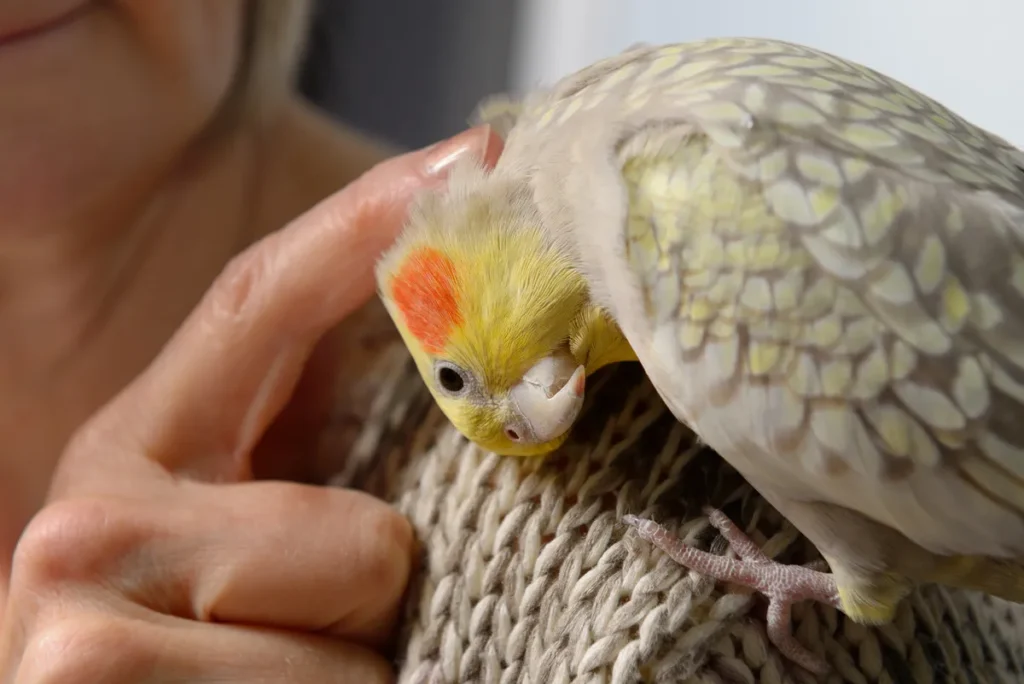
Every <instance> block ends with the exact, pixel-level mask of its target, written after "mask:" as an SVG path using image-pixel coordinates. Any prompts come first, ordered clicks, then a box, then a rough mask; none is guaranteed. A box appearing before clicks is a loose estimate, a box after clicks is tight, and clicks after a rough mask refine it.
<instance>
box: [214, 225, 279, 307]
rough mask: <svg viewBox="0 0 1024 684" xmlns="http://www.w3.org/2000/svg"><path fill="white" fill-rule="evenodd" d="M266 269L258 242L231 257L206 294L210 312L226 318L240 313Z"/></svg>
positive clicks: (250, 300)
mask: <svg viewBox="0 0 1024 684" xmlns="http://www.w3.org/2000/svg"><path fill="white" fill-rule="evenodd" d="M267 270H268V260H267V255H266V250H265V249H264V248H263V244H262V243H257V244H256V245H253V246H252V247H250V248H249V249H246V250H244V251H242V252H241V253H239V254H237V255H235V256H234V257H232V258H231V260H230V261H229V262H228V263H227V265H226V266H225V267H224V270H223V271H221V273H220V275H219V276H217V279H216V281H215V282H214V284H213V287H211V288H210V291H209V294H208V299H209V301H208V303H209V305H210V309H211V310H212V312H213V313H214V315H216V316H218V317H223V318H228V319H232V318H237V317H239V316H242V315H244V313H245V311H246V310H247V309H248V305H249V304H250V302H252V300H253V299H254V295H255V294H256V293H257V291H258V289H259V288H258V284H259V283H260V282H261V281H262V280H263V279H264V277H265V275H266V272H267Z"/></svg>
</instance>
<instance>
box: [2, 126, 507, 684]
mask: <svg viewBox="0 0 1024 684" xmlns="http://www.w3.org/2000/svg"><path fill="white" fill-rule="evenodd" d="M500 148H501V143H500V140H498V138H497V137H496V136H494V135H493V134H492V133H490V132H489V131H488V130H487V129H473V130H471V131H468V132H466V133H463V134H461V135H460V136H457V137H456V139H453V140H451V141H447V142H446V143H444V144H442V145H441V146H439V147H435V148H428V149H427V150H421V151H418V152H413V153H410V154H407V155H403V156H401V157H396V158H394V159H391V160H389V161H387V162H384V163H382V164H380V165H379V166H377V167H376V168H374V169H373V170H371V171H369V172H368V173H367V174H366V175H364V176H363V177H362V178H360V179H359V180H357V181H355V182H354V183H352V184H351V185H350V186H348V187H347V188H345V189H344V190H342V191H340V192H338V193H337V194H335V195H334V196H332V197H330V198H328V199H327V200H325V201H324V202H322V203H321V204H320V205H319V206H317V207H315V208H314V209H312V210H311V211H309V212H308V213H307V214H305V215H304V216H302V217H300V218H298V219H297V220H295V221H294V222H293V223H292V224H291V225H289V226H288V227H286V228H285V229H283V230H281V231H279V232H277V233H274V234H272V235H270V236H269V237H267V238H266V239H264V240H262V241H261V242H259V243H257V244H256V245H254V246H253V247H252V248H250V249H248V250H247V251H245V252H244V253H242V254H241V255H240V256H238V257H237V258H236V259H234V260H233V261H232V263H231V264H229V265H228V267H227V268H226V269H225V270H224V272H223V273H222V274H221V276H220V277H219V278H218V279H217V281H216V282H215V283H214V284H213V286H212V287H211V288H210V290H209V291H208V292H207V294H206V296H205V297H204V299H203V301H202V302H201V303H200V304H199V305H198V306H197V308H196V309H195V310H194V311H193V313H192V315H191V316H190V317H189V318H188V319H187V320H186V322H185V323H184V324H183V325H182V327H181V328H180V329H179V330H178V332H177V334H176V335H175V336H174V337H173V338H172V339H171V341H170V342H169V343H168V345H167V346H166V347H165V349H164V350H163V352H162V353H161V354H160V356H159V357H158V358H157V359H156V360H155V361H154V362H153V363H152V364H151V365H150V367H149V368H148V369H147V370H146V371H145V372H144V373H143V374H141V375H140V376H139V377H138V378H137V379H136V380H135V381H134V382H133V383H132V384H130V385H129V386H128V387H127V388H126V389H125V390H124V391H123V392H122V393H121V394H120V395H119V396H117V397H116V398H115V399H113V400H112V401H111V402H110V403H109V404H107V405H106V406H105V407H104V408H103V409H101V410H100V411H99V412H98V413H97V414H96V415H95V416H93V418H91V419H90V420H89V421H88V422H87V423H86V424H85V425H83V426H82V427H81V428H80V429H79V431H78V432H77V433H76V434H75V436H74V437H73V438H72V440H71V441H70V443H69V446H68V448H67V450H66V451H65V453H64V455H63V456H62V458H61V463H60V465H59V467H58V470H57V473H56V475H55V477H54V480H53V484H52V487H51V491H50V495H49V498H48V502H47V505H46V506H45V507H44V509H43V510H42V511H41V512H40V513H39V514H38V515H37V516H36V517H35V518H34V519H33V520H32V522H31V523H30V524H29V526H28V528H27V529H26V530H25V533H24V534H23V535H22V538H21V540H20V542H19V544H18V547H17V549H16V550H15V556H14V564H13V571H12V575H11V583H10V586H9V593H8V600H7V604H6V606H5V608H4V612H3V613H2V620H3V622H2V625H0V682H4V683H7V682H13V683H19V684H20V683H21V682H25V683H27V682H31V683H32V684H42V683H45V682H70V681H74V682H78V683H82V684H89V683H90V682H103V683H104V684H117V683H118V682H132V683H133V684H135V683H137V682H143V681H147V682H170V681H189V682H204V681H211V682H212V681H217V682H223V681H268V682H269V681H343V682H348V681H351V682H360V683H363V682H365V683H367V684H373V683H374V682H385V681H390V680H391V678H392V676H393V675H392V673H391V671H390V667H389V665H388V663H387V662H386V660H385V659H384V658H383V657H382V656H381V655H379V653H378V651H380V650H381V649H383V648H384V647H385V646H386V644H387V642H388V641H389V638H390V634H391V631H392V628H393V625H394V622H395V619H396V616H397V612H398V608H399V604H400V601H401V597H402V594H403V593H404V591H405V586H406V582H407V580H408V576H409V572H410V567H411V565H412V549H413V538H412V532H411V529H410V527H409V525H408V523H407V522H406V521H405V519H404V518H402V517H401V516H399V515H398V514H397V513H396V512H395V511H393V510H392V509H391V508H390V507H389V506H387V505H385V504H384V503H382V502H380V501H377V500H375V499H373V498H372V497H370V496H368V495H365V494H362V493H360V492H355V491H347V490H341V489H328V488H320V487H311V486H305V485H299V484H293V483H286V482H258V481H254V480H253V478H252V475H251V455H252V453H253V451H254V450H255V449H256V447H257V445H259V444H260V442H261V440H262V437H263V435H264V433H265V431H266V430H267V429H268V427H269V426H270V424H271V423H272V422H273V421H274V419H275V417H276V416H277V415H278V413H279V412H280V411H281V410H282V409H283V407H284V406H285V405H286V404H287V403H288V401H289V398H290V397H291V395H292V392H293V389H294V388H295V385H296V382H297V381H298V379H299V378H300V376H301V375H302V372H303V369H304V367H305V364H306V361H307V359H308V357H309V355H310V353H311V351H312V350H313V348H314V347H315V345H316V343H317V341H318V340H319V339H320V338H321V337H322V335H323V334H324V333H325V332H326V331H328V330H329V329H330V328H331V327H333V326H334V325H335V324H337V323H338V322H339V321H340V320H341V319H343V318H344V317H345V316H346V314H348V313H349V312H350V311H352V310H354V309H355V308H356V307H358V306H359V305H360V304H361V303H362V302H364V301H365V300H366V299H368V298H369V297H370V296H372V294H373V291H374V281H373V267H374V261H375V259H376V256H377V254H378V253H379V252H380V251H381V250H382V249H383V248H384V247H386V246H387V245H388V244H389V243H390V242H391V240H392V239H393V237H394V235H395V234H396V233H397V231H398V230H399V228H400V225H401V222H402V220H403V218H404V215H405V209H406V205H407V202H408V200H409V199H410V198H411V195H412V193H413V192H414V191H416V190H417V189H419V188H422V187H424V186H432V185H436V184H439V183H442V182H443V173H444V170H445V169H439V170H437V171H436V172H435V173H433V174H431V173H428V172H427V171H426V168H427V165H428V164H429V163H430V162H437V161H438V160H442V159H447V160H449V161H450V160H451V158H452V156H453V153H454V151H455V150H456V149H462V150H463V151H464V152H468V153H471V154H476V155H478V156H482V157H484V159H485V162H486V163H488V164H493V162H494V161H495V160H496V158H497V156H498V154H500ZM276 446H277V447H278V448H280V447H282V446H284V445H283V444H277V445H276Z"/></svg>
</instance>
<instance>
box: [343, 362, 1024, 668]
mask: <svg viewBox="0 0 1024 684" xmlns="http://www.w3.org/2000/svg"><path fill="white" fill-rule="evenodd" d="M375 351H377V352H379V353H380V354H381V355H384V356H382V357H379V358H386V361H383V362H382V361H380V360H379V358H378V362H377V365H376V366H374V369H375V373H374V382H373V385H374V388H373V390H372V392H367V390H365V388H364V389H362V390H361V391H362V392H363V393H364V394H365V402H364V403H361V404H360V405H359V413H360V420H362V421H363V427H362V429H361V432H360V433H359V434H358V435H357V436H356V438H355V443H354V446H352V448H351V449H350V450H348V457H347V458H346V459H345V465H344V467H343V468H342V469H341V472H339V473H338V474H336V475H335V476H334V478H333V479H332V483H333V484H337V485H346V486H357V487H360V488H364V489H367V490H369V491H371V492H373V493H375V494H377V495H378V496H381V497H383V498H385V499H386V500H388V501H391V502H393V503H394V504H395V505H396V506H397V507H398V508H399V509H400V510H401V511H402V513H404V514H405V515H407V516H408V517H409V519H410V520H411V521H412V523H413V526H414V527H415V530H416V533H417V534H418V536H419V539H420V541H421V543H422V548H423V558H422V566H421V570H420V573H419V574H418V576H417V577H416V578H415V580H414V582H413V587H412V589H411V591H410V596H409V600H408V609H407V614H406V618H405V622H404V626H403V630H402V635H401V639H400V643H399V646H398V650H397V653H396V662H397V664H398V667H399V681H400V682H401V683H402V684H428V683H429V684H448V683H455V682H459V683H461V682H481V683H487V684H491V683H494V684H498V683H502V684H504V683H511V682H524V683H527V682H528V683H530V684H542V683H543V684H547V683H551V684H562V683H569V682H574V683H575V682H580V683H582V682H587V683H595V684H596V683H604V682H614V683H616V684H626V683H631V682H687V683H690V682H692V683H694V684H696V683H698V682H699V683H701V684H733V683H736V684H741V683H742V684H751V683H753V682H759V683H761V684H776V683H777V682H778V683H781V682H813V681H816V680H815V678H814V677H813V676H812V675H810V674H809V673H807V672H804V671H803V670H801V669H800V668H798V667H796V666H794V665H792V664H791V663H789V662H788V661H785V660H783V659H782V657H781V656H780V655H779V654H778V653H777V652H775V651H774V649H773V647H772V646H771V644H770V643H769V642H768V639H767V636H766V634H765V627H764V602H763V601H762V600H760V599H758V598H755V597H752V596H750V595H749V594H741V593H736V592H737V591H738V590H737V589H736V588H730V587H716V586H714V584H713V583H710V582H708V581H706V580H705V579H703V578H702V577H700V576H698V575H696V574H694V573H691V572H689V571H687V570H685V569H683V568H682V567H680V566H678V565H677V564H675V563H674V562H673V561H671V560H670V559H668V558H666V557H665V556H664V555H663V554H662V553H661V552H660V551H656V550H653V549H652V548H651V547H650V546H649V545H648V544H646V543H645V542H643V541H642V540H640V539H638V538H637V537H636V536H635V533H634V532H633V531H632V530H630V529H629V528H628V527H627V526H625V525H623V524H622V523H621V522H619V519H620V517H621V516H622V515H623V514H625V513H635V514H640V515H644V516H651V517H653V518H654V519H656V520H658V521H660V522H662V523H664V524H666V525H667V526H668V527H669V529H672V530H674V531H678V532H681V533H682V534H683V535H684V536H685V538H686V539H687V540H688V541H689V542H691V543H695V544H698V545H700V546H701V547H702V548H710V549H712V550H713V551H716V552H718V553H724V552H727V551H726V547H725V544H724V542H723V540H722V539H721V538H720V537H718V535H717V533H716V532H715V531H714V530H713V528H711V527H710V525H709V524H708V522H707V520H706V518H705V517H704V516H703V515H702V514H701V508H702V506H703V505H705V504H711V505H714V506H717V507H720V508H722V509H723V510H724V511H725V512H726V513H727V514H728V515H729V516H730V517H732V519H733V520H735V521H736V522H737V523H738V524H740V525H741V526H742V527H744V528H745V529H746V531H747V532H748V533H750V534H751V538H752V539H753V540H754V541H755V542H758V543H761V544H763V545H764V549H765V551H766V552H767V553H768V555H769V556H772V557H775V558H778V559H780V560H786V561H788V562H798V563H807V562H812V561H815V560H817V559H818V558H819V557H818V556H817V554H816V552H815V550H814V548H813V547H812V546H811V545H810V544H809V543H807V542H806V540H804V539H803V538H802V537H801V536H800V535H798V534H797V533H796V532H795V531H794V530H793V528H792V527H791V526H790V525H789V524H788V523H786V522H785V521H784V520H782V519H781V517H780V516H779V515H778V514H777V513H776V512H775V511H774V510H773V509H772V508H771V507H770V506H768V505H767V504H766V503H764V501H763V500H762V499H761V498H760V497H759V496H758V495H757V494H756V492H754V491H753V490H752V489H751V488H750V487H749V485H747V484H746V483H745V482H744V481H743V479H742V478H740V477H739V476H738V475H737V474H736V472H735V471H733V470H732V469H731V468H730V467H729V466H728V465H726V464H725V462H724V461H722V459H721V458H719V457H718V456H717V455H716V454H715V453H714V452H712V451H711V450H710V449H709V448H707V447H706V446H703V445H701V444H699V443H698V442H697V441H696V440H695V438H694V436H693V434H692V433H691V432H689V431H688V430H687V429H686V428H685V427H684V426H683V425H681V424H679V423H678V422H677V421H676V420H675V419H674V418H673V417H672V415H671V414H670V413H669V412H668V410H667V409H666V408H665V407H664V405H663V404H662V402H661V400H660V399H659V398H658V395H657V393H656V392H655V391H654V390H653V389H652V388H651V386H650V385H649V384H648V383H647V381H646V379H645V378H644V376H643V374H642V372H640V369H639V367H638V366H635V365H633V364H629V365H623V366H620V367H617V368H613V369H608V370H607V371H604V372H602V373H600V374H598V377H597V378H595V381H593V382H591V383H589V384H588V393H589V396H588V401H587V406H586V407H585V409H584V415H583V418H582V419H581V422H580V423H579V424H578V427H577V428H576V429H575V430H574V432H573V436H572V438H571V440H570V442H569V443H568V444H567V445H566V446H565V447H564V448H563V449H561V450H560V451H559V452H558V453H557V454H555V455H553V456H552V457H549V458H547V459H544V460H528V459H527V460H524V459H516V458H501V457H497V456H495V455H493V454H489V453H485V452H482V451H481V450H480V449H478V448H476V447H475V446H473V445H471V444H469V443H467V442H466V440H464V439H463V438H462V437H461V436H460V435H459V434H458V433H457V432H456V431H455V430H454V428H452V427H451V425H450V424H449V423H448V422H447V421H446V420H445V418H444V417H443V415H442V414H441V413H440V411H439V410H438V409H437V408H436V406H435V405H434V403H433V402H432V400H431V398H430V396H429V394H428V393H427V391H426V389H425V388H424V386H423V383H422V381H421V380H420V379H419V376H418V375H417V374H416V371H415V369H414V368H413V366H412V364H411V362H410V361H409V360H408V357H407V356H406V355H405V353H404V350H396V349H395V348H394V346H387V347H379V346H378V347H377V348H376V350H375ZM794 629H795V632H796V634H797V636H798V638H799V639H800V641H801V642H802V643H803V644H804V645H806V646H807V647H809V648H810V649H811V650H812V651H814V652H816V653H819V654H824V655H825V657H826V658H827V660H828V661H829V662H830V663H831V664H832V666H833V668H834V671H833V673H832V674H831V675H829V676H828V677H827V678H826V679H825V681H828V682H836V683H838V682H850V683H856V684H866V683H869V682H870V683H872V684H874V683H878V684H889V683H893V684H942V683H945V682H950V683H952V682H956V683H958V684H959V683H963V684H1004V683H1005V684H1011V683H1017V682H1024V608H1022V607H1019V606H1014V605H1012V604H1008V603H1004V602H1001V601H998V600H994V599H991V598H988V597H983V596H979V595H975V594H967V593H961V592H953V591H948V590H944V589H940V588H936V587H923V588H921V589H920V590H918V591H917V592H916V593H914V594H913V595H912V596H911V597H910V598H909V599H908V600H907V601H905V602H904V603H903V605H902V606H901V608H900V610H899V614H898V617H897V619H896V620H895V622H894V623H892V624H890V625H887V626H884V627H881V628H878V629H871V628H866V627H863V626H860V625H857V624H855V623H853V622H852V621H850V620H848V619H846V618H845V617H844V616H843V615H842V614H841V613H838V612H837V611H835V610H833V609H831V608H829V607H825V606H821V605H817V604H801V605H798V606H796V607H795V608H794Z"/></svg>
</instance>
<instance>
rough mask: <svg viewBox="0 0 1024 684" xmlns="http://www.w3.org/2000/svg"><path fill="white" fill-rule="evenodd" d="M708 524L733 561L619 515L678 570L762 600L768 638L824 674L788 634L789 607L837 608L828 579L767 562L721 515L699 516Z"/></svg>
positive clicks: (822, 662)
mask: <svg viewBox="0 0 1024 684" xmlns="http://www.w3.org/2000/svg"><path fill="white" fill-rule="evenodd" d="M705 513H706V515H707V516H708V520H709V521H710V522H711V525H712V526H713V527H714V528H715V529H717V530H718V532H719V533H720V534H721V535H722V537H724V538H725V540H726V541H728V542H729V546H730V548H732V549H733V550H734V551H735V552H736V554H737V555H738V556H739V560H734V559H732V558H727V557H725V556H718V555H715V554H712V553H708V552H706V551H701V550H700V549H696V548H694V547H692V546H688V545H687V544H686V543H684V542H683V541H682V540H681V539H679V538H678V537H677V536H675V535H674V534H672V533H671V532H669V531H668V530H667V529H665V528H664V527H662V526H661V525H659V524H658V523H656V522H654V521H653V520H649V519H646V518H640V517H638V516H635V515H625V516H623V518H622V520H623V522H625V523H626V524H627V525H630V526H632V527H635V528H636V530H637V534H639V535H640V537H642V538H643V539H646V540H647V541H648V542H650V543H651V544H654V545H655V546H656V547H658V548H659V549H661V550H662V551H663V552H665V553H666V554H667V555H668V556H669V557H670V558H672V559H673V560H674V561H676V562H677V563H679V564H680V565H682V566H684V567H687V568H689V569H690V570H693V571H695V572H699V573H701V574H702V575H707V576H709V577H712V578H714V579H715V580H717V581H719V582H730V583H732V584H738V585H740V586H745V587H748V588H750V589H753V590H755V591H757V592H758V593H760V594H763V595H764V596H765V597H766V598H767V599H768V616H767V623H768V639H769V641H771V642H772V644H774V645H775V647H776V648H777V649H778V650H779V652H780V653H781V654H782V655H784V656H785V657H786V658H788V659H790V660H792V661H793V662H795V663H797V664H798V665H800V666H802V667H804V668H805V669H807V670H809V671H811V672H814V673H818V674H825V673H827V672H828V671H829V669H830V668H829V665H828V663H826V662H825V660H823V659H822V658H819V657H818V656H816V655H814V654H813V653H811V652H810V651H808V650H807V649H806V648H804V646H802V645H801V644H800V642H798V641H797V639H796V637H795V636H793V632H792V614H791V610H792V606H793V604H794V603H796V602H798V601H802V600H806V599H813V600H815V601H820V602H821V603H825V604H827V605H830V606H832V607H834V608H840V603H839V591H838V588H837V586H836V582H835V579H834V578H833V576H832V575H831V574H828V573H824V572H819V571H818V570H813V569H811V568H808V567H804V566H800V565H783V564H782V563H778V562H776V561H773V560H772V559H771V558H769V557H768V556H766V555H765V553H764V552H763V551H761V549H760V548H759V547H758V546H757V544H755V543H754V542H753V541H751V539H750V537H748V536H747V535H746V534H745V533H744V532H743V530H741V529H740V528H739V527H738V526H737V525H736V524H735V523H734V522H733V521H732V520H730V519H729V517H728V516H726V515H725V514H724V513H722V512H721V511H719V510H717V509H707V510H706V511H705Z"/></svg>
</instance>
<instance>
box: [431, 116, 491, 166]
mask: <svg viewBox="0 0 1024 684" xmlns="http://www.w3.org/2000/svg"><path fill="white" fill-rule="evenodd" d="M481 138H482V139H483V149H482V150H481V149H480V147H481ZM490 139H491V127H490V126H478V127H477V128H471V129H469V130H468V131H463V132H462V133H459V134H458V135H456V136H455V137H454V138H451V139H450V140H446V141H444V142H442V143H438V144H437V145H435V147H434V149H431V150H430V151H429V152H427V163H426V172H427V174H428V175H431V176H439V175H441V174H443V173H444V172H446V171H447V170H448V169H449V168H450V167H451V165H452V164H454V163H455V162H456V161H458V160H459V159H462V158H463V157H464V156H466V155H467V154H473V155H476V156H477V157H478V158H480V159H484V158H486V156H487V145H488V144H489V143H490Z"/></svg>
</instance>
